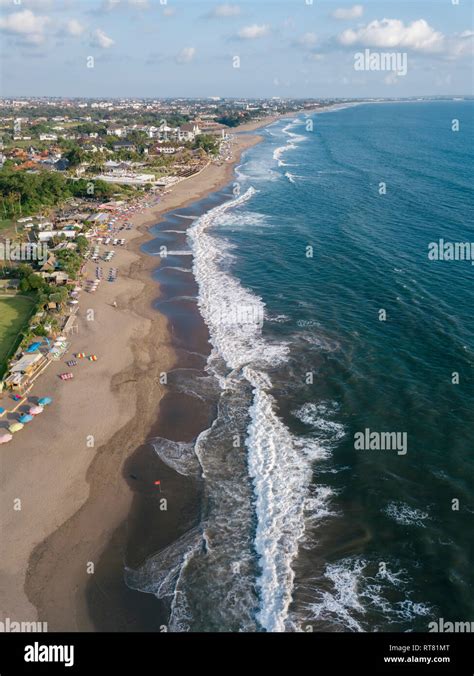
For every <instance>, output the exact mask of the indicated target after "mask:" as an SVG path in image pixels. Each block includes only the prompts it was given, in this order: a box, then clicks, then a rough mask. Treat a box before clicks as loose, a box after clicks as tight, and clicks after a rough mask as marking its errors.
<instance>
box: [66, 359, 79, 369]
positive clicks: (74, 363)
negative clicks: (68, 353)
mask: <svg viewBox="0 0 474 676" xmlns="http://www.w3.org/2000/svg"><path fill="white" fill-rule="evenodd" d="M66 366H69V367H71V366H77V361H76V360H75V359H70V360H69V361H67V362H66Z"/></svg>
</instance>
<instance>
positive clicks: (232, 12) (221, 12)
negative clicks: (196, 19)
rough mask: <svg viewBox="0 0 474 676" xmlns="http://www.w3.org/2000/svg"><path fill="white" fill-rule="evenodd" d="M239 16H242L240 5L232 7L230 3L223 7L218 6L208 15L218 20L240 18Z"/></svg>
mask: <svg viewBox="0 0 474 676" xmlns="http://www.w3.org/2000/svg"><path fill="white" fill-rule="evenodd" d="M239 15H240V7H239V5H230V4H228V3H225V4H223V5H217V6H216V7H214V9H211V11H210V12H209V14H208V16H210V17H217V18H223V17H229V16H239Z"/></svg>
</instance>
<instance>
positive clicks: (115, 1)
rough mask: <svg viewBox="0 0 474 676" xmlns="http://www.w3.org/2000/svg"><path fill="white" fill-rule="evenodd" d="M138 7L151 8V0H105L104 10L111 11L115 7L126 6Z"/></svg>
mask: <svg viewBox="0 0 474 676" xmlns="http://www.w3.org/2000/svg"><path fill="white" fill-rule="evenodd" d="M127 5H128V6H129V7H136V8H137V9H150V3H149V0H103V2H102V10H103V11H106V12H110V11H111V10H113V9H120V8H124V7H126V6H127Z"/></svg>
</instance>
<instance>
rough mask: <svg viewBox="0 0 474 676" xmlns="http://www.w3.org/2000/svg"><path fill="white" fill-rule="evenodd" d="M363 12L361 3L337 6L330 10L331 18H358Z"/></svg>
mask: <svg viewBox="0 0 474 676" xmlns="http://www.w3.org/2000/svg"><path fill="white" fill-rule="evenodd" d="M363 13H364V8H363V6H362V5H353V6H352V7H339V8H338V9H335V10H334V12H332V14H331V16H332V17H333V19H343V20H346V19H360V17H361V16H362V14H363Z"/></svg>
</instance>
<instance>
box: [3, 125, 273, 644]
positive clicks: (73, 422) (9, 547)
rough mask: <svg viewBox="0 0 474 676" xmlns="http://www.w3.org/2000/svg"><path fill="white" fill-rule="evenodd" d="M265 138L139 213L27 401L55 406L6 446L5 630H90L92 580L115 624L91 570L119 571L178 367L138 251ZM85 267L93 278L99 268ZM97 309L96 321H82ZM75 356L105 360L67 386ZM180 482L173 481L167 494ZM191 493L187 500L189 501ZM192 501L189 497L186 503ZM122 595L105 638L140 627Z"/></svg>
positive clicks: (145, 600)
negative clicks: (138, 462) (109, 275)
mask: <svg viewBox="0 0 474 676" xmlns="http://www.w3.org/2000/svg"><path fill="white" fill-rule="evenodd" d="M270 121H271V120H270ZM268 122H269V120H266V121H261V122H260V123H258V124H257V125H256V127H255V128H257V127H258V126H263V125H265V124H268ZM239 131H240V129H239ZM259 140H260V137H258V136H256V135H249V134H245V135H243V136H236V137H235V140H234V143H233V146H232V160H231V161H228V162H226V163H223V164H222V165H220V166H219V165H217V164H211V165H209V166H208V167H206V168H205V169H204V170H203V171H202V172H201V173H200V174H199V175H196V176H194V177H191V178H190V179H186V180H184V181H182V182H180V183H179V184H177V185H176V186H174V187H173V188H172V190H171V191H169V192H168V193H167V194H165V195H164V196H163V198H162V199H161V201H160V203H159V204H158V205H157V206H156V207H154V208H153V209H148V210H146V211H144V212H143V213H137V214H136V215H135V216H134V217H133V219H132V221H133V223H134V225H135V228H134V230H132V231H130V232H126V233H124V235H123V236H124V237H126V239H127V247H126V248H123V249H120V250H118V251H117V255H116V258H115V259H114V261H113V266H114V267H116V268H117V269H118V273H119V274H118V280H117V281H116V282H115V283H114V284H109V283H107V282H106V281H104V282H103V283H102V284H101V285H100V289H99V291H98V292H97V294H95V295H92V294H87V293H83V294H82V296H81V302H80V310H79V313H78V332H77V334H75V335H73V337H72V338H71V346H70V349H69V352H68V354H67V356H66V357H65V358H64V359H63V360H61V361H59V362H54V363H53V364H52V365H51V366H50V367H49V368H48V369H47V370H46V372H45V373H44V374H43V375H42V376H41V377H40V379H38V381H37V383H36V384H35V387H34V389H33V391H32V392H31V393H30V394H31V396H32V398H34V397H37V396H45V395H50V396H52V397H53V398H54V402H53V405H51V406H50V407H49V408H47V409H46V410H45V412H44V413H43V415H42V416H41V417H40V418H38V419H37V420H35V421H34V424H32V425H30V426H29V427H27V428H26V429H24V430H22V432H21V433H20V434H18V435H17V436H16V437H15V439H14V441H13V442H12V443H11V444H9V445H8V447H7V446H5V447H3V448H2V453H1V456H0V462H1V472H0V474H1V494H2V498H1V501H2V509H1V514H0V528H1V532H2V535H3V543H4V547H3V556H2V564H1V570H0V617H1V619H2V620H3V619H4V618H7V617H8V618H10V620H12V621H13V620H15V621H22V622H27V621H35V620H39V621H42V622H47V623H48V629H49V630H50V631H55V630H56V631H91V630H94V628H96V623H95V622H94V621H93V619H92V618H91V617H90V613H89V610H88V607H89V606H88V603H87V596H88V594H89V596H90V593H91V586H90V583H91V580H93V581H94V582H93V586H95V590H94V589H93V593H95V594H99V595H101V594H103V595H105V597H106V598H105V602H103V603H102V606H103V607H104V613H105V614H107V600H108V599H107V595H108V594H109V595H110V594H113V593H114V592H113V590H111V589H108V590H106V591H104V590H103V589H102V588H101V586H100V583H99V581H98V580H99V579H100V575H97V576H96V575H95V573H97V572H99V571H97V570H96V568H95V567H96V564H98V562H99V561H100V560H101V561H102V563H101V566H102V565H103V561H104V556H103V555H104V552H106V553H107V556H106V557H105V558H107V557H108V556H109V552H112V553H111V554H110V555H111V556H112V557H113V558H114V565H116V566H117V565H121V564H122V559H123V547H124V542H125V540H126V535H127V528H128V527H127V516H128V515H129V513H130V509H131V505H132V502H133V490H132V489H131V487H130V485H129V484H128V482H127V481H126V479H125V478H124V463H126V462H127V461H128V460H129V459H130V456H131V455H132V454H133V453H134V452H136V451H137V449H140V447H142V445H143V444H144V443H145V442H146V440H147V438H148V437H149V435H150V431H151V430H152V428H153V424H154V422H155V420H156V417H157V414H158V411H159V408H160V401H161V399H162V397H163V394H164V392H165V387H164V386H163V385H160V374H162V373H163V372H168V371H169V370H170V369H172V368H173V364H174V363H175V360H176V353H175V351H174V349H173V346H172V344H171V341H170V334H169V331H168V326H167V320H166V318H165V317H164V316H163V315H161V314H160V313H159V312H157V311H156V310H155V309H153V307H152V301H153V300H154V299H156V298H157V297H158V296H159V287H158V284H157V283H156V282H155V281H153V279H152V276H151V272H152V270H153V269H154V268H155V267H156V259H153V258H152V257H149V256H146V255H145V254H143V253H141V252H140V246H141V245H142V244H143V242H144V241H146V239H147V238H148V237H149V234H148V229H149V227H150V226H151V225H153V224H155V223H157V222H158V221H159V219H160V215H161V214H163V213H165V212H167V211H169V210H172V209H174V208H177V207H182V206H185V205H187V204H190V203H192V202H194V201H196V200H198V199H199V198H202V197H203V196H205V195H206V194H208V193H211V192H213V191H215V190H217V189H219V188H220V187H223V186H224V185H226V184H228V183H229V182H230V181H231V179H232V175H233V169H234V166H235V164H236V163H237V162H238V161H239V159H240V156H241V153H242V151H243V150H245V149H246V148H248V147H250V146H252V145H254V144H255V143H258V141H259ZM88 266H89V268H88V275H87V276H88V278H92V277H93V269H94V266H93V264H92V263H88ZM114 303H116V304H117V307H114ZM90 310H92V311H93V314H94V320H93V321H88V319H87V316H86V315H87V314H88V315H89V316H90ZM77 352H85V353H87V354H96V355H97V356H98V361H97V362H89V361H85V360H84V361H81V362H80V363H79V364H78V366H77V367H75V369H74V374H75V378H74V380H73V381H69V382H61V381H60V380H59V378H58V375H59V374H60V373H62V372H64V371H67V370H69V369H68V368H67V366H66V365H65V363H64V361H65V360H66V359H70V358H72V355H73V354H74V353H77ZM197 417H199V416H197ZM200 425H202V420H196V429H198V428H199V427H200ZM92 437H93V444H92V443H91V438H92ZM160 471H161V473H163V472H165V471H166V470H165V469H164V468H163V467H161V468H160ZM173 474H174V473H173V472H171V471H169V475H170V477H169V483H168V485H169V486H170V490H172V488H173V478H172V476H171V475H173ZM160 476H161V475H160ZM185 484H186V482H184V486H183V485H181V486H180V490H181V491H182V490H185V491H186V485H185ZM18 499H19V500H20V501H21V509H18V504H19V503H18ZM195 499H196V496H195V495H193V491H192V490H191V489H190V490H189V502H190V504H191V503H192V502H193V501H194V500H195ZM15 506H16V509H15V508H14V507H15ZM170 512H171V514H170V515H169V518H170V523H176V522H177V520H178V519H179V517H180V515H179V514H173V509H170ZM117 538H118V539H117ZM114 542H115V544H116V546H115V545H114ZM101 557H102V559H101ZM91 564H93V565H91ZM92 573H94V574H92ZM96 580H97V582H96ZM122 587H124V585H121V589H120V590H118V591H117V594H118V596H119V597H120V605H121V608H122V609H123V621H122V623H121V620H120V618H115V619H114V620H113V621H111V620H110V618H108V619H107V618H105V619H104V622H100V623H99V626H100V628H103V627H104V626H105V627H107V628H110V629H115V630H117V629H118V630H120V629H124V630H133V629H140V628H142V627H141V626H140V624H139V622H138V623H137V622H135V624H134V617H135V615H136V613H135V612H132V610H131V609H130V612H128V611H127V603H128V600H127V593H126V592H124V589H123V588H122ZM86 589H88V592H87V593H86ZM130 595H133V599H132V600H131V601H130V602H131V604H132V606H133V607H134V608H135V609H136V605H137V603H138V604H140V603H142V604H143V606H144V609H145V613H146V610H147V609H146V606H147V605H149V604H152V605H151V606H150V608H151V610H152V611H154V610H155V606H154V605H153V601H154V599H153V598H152V597H150V596H149V595H145V594H139V593H137V592H130ZM138 597H139V599H138V600H137V598H138ZM89 600H90V599H89ZM102 600H103V601H104V599H102Z"/></svg>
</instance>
